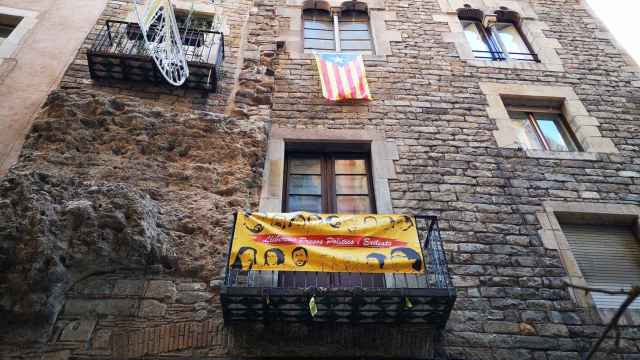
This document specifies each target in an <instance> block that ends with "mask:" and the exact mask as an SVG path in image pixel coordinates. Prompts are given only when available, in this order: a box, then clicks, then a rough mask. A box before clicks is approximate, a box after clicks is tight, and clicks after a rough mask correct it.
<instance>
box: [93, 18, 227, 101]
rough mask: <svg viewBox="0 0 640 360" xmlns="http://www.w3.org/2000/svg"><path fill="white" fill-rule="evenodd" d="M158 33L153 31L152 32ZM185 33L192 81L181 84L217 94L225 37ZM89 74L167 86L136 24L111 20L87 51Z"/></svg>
mask: <svg viewBox="0 0 640 360" xmlns="http://www.w3.org/2000/svg"><path fill="white" fill-rule="evenodd" d="M153 31H155V30H154V28H151V29H149V32H153ZM180 33H181V34H183V40H182V43H183V51H184V54H185V57H186V59H187V63H188V66H189V78H188V79H187V80H186V82H185V83H184V84H183V85H182V86H183V87H186V88H190V89H199V90H204V91H207V92H215V91H216V88H217V83H218V80H219V79H221V77H222V61H223V59H224V36H223V34H222V33H221V32H219V31H204V30H188V31H186V33H185V32H184V31H183V30H181V32H180ZM87 60H88V61H89V72H90V74H91V78H92V79H94V80H124V81H140V82H151V83H165V82H166V81H165V80H164V78H163V76H162V74H161V73H160V72H159V71H158V69H157V68H156V64H155V63H154V61H153V59H152V58H151V56H150V55H149V53H148V51H147V49H146V47H145V43H144V38H143V36H142V32H141V31H140V27H139V25H138V24H136V23H129V22H124V21H114V20H108V21H107V22H106V23H105V25H104V27H103V28H102V29H101V30H100V31H99V32H98V35H97V37H96V41H95V43H94V44H93V46H92V47H91V49H89V50H88V51H87Z"/></svg>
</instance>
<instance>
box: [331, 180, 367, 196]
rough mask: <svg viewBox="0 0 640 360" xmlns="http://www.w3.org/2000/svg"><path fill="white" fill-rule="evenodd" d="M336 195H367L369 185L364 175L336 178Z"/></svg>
mask: <svg viewBox="0 0 640 360" xmlns="http://www.w3.org/2000/svg"><path fill="white" fill-rule="evenodd" d="M336 194H338V195H339V194H363V195H367V194H369V184H368V179H367V176H366V175H339V176H336Z"/></svg>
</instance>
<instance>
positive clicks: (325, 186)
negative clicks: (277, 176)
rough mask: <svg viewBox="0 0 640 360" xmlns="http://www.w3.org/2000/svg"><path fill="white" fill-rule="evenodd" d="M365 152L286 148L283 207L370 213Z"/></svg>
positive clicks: (297, 209) (372, 201)
mask: <svg viewBox="0 0 640 360" xmlns="http://www.w3.org/2000/svg"><path fill="white" fill-rule="evenodd" d="M370 169H371V166H370V161H369V155H368V153H360V152H347V153H337V152H313V151H311V152H309V151H305V152H300V151H288V152H287V156H286V174H287V176H286V179H285V189H284V192H285V194H284V195H285V196H284V202H285V203H284V209H285V211H287V212H291V211H310V212H317V213H374V212H375V204H374V199H373V189H372V179H371V170H370Z"/></svg>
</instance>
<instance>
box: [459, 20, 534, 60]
mask: <svg viewBox="0 0 640 360" xmlns="http://www.w3.org/2000/svg"><path fill="white" fill-rule="evenodd" d="M458 14H459V15H458V16H459V18H460V21H461V23H462V28H463V30H464V35H465V37H466V39H467V42H468V43H469V45H470V46H471V50H472V51H473V54H474V56H475V57H476V58H479V59H490V60H496V61H500V60H523V61H535V62H537V61H538V57H537V55H536V54H535V53H534V52H533V50H532V49H531V46H530V44H529V43H528V42H527V40H526V38H525V37H524V35H523V33H522V30H521V29H520V26H519V21H518V18H517V17H516V16H514V15H513V14H511V13H510V16H498V17H497V19H498V20H497V21H488V22H487V21H483V19H484V18H483V17H482V16H481V15H480V14H481V13H479V12H478V11H476V10H472V9H466V8H465V9H461V10H459V11H458Z"/></svg>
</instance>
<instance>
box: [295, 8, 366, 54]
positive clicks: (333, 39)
mask: <svg viewBox="0 0 640 360" xmlns="http://www.w3.org/2000/svg"><path fill="white" fill-rule="evenodd" d="M316 5H317V4H316ZM302 20H303V28H304V29H303V31H304V50H305V51H306V52H322V51H331V52H333V51H335V52H357V53H360V54H372V53H373V42H372V39H371V30H370V28H369V15H368V13H367V8H366V5H365V4H364V3H360V2H357V1H356V2H347V3H345V4H344V5H343V6H342V8H341V10H340V11H339V12H336V13H335V14H332V13H331V12H330V11H329V10H325V9H320V8H309V9H305V10H304V11H303V13H302Z"/></svg>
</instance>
